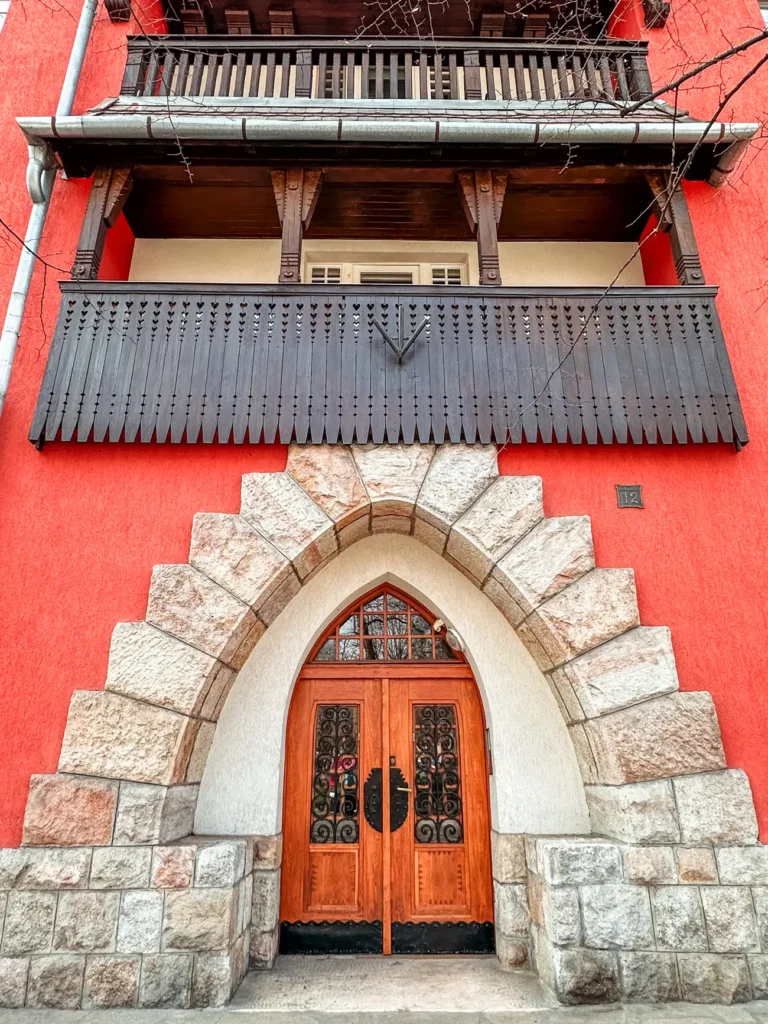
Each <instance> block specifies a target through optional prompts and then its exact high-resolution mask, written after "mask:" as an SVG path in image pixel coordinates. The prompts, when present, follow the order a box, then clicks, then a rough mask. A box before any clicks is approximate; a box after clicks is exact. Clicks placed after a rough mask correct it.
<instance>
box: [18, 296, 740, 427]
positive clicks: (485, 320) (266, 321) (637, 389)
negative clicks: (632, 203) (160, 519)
mask: <svg viewBox="0 0 768 1024" xmlns="http://www.w3.org/2000/svg"><path fill="white" fill-rule="evenodd" d="M62 289H63V292H64V297H63V300H62V305H61V310H60V313H59V320H58V324H57V327H56V332H55V335H54V338H53V343H52V346H51V352H50V356H49V359H48V365H47V367H46V370H45V375H44V378H43V384H42V386H41V390H40V395H39V398H38V403H37V409H36V411H35V415H34V419H33V423H32V428H31V431H30V439H31V440H32V441H34V442H35V443H40V442H41V441H43V440H52V439H54V438H57V437H60V438H61V439H62V440H65V441H68V440H72V439H73V438H77V439H78V440H79V441H85V440H88V439H89V438H93V439H95V440H103V439H104V438H105V437H108V438H109V440H110V441H118V440H125V441H127V442H132V441H135V440H136V439H137V438H138V439H140V440H141V441H142V442H144V443H148V442H150V441H153V442H160V443H162V442H165V441H168V440H170V441H172V442H174V443H180V442H182V441H184V440H186V441H189V442H192V443H193V442H195V441H197V440H202V441H203V442H204V443H207V444H210V443H212V442H213V441H215V440H219V441H221V442H227V441H231V440H234V441H235V442H236V443H245V442H248V441H250V442H256V441H258V440H260V439H262V438H263V439H264V440H266V441H267V442H273V441H275V440H283V441H287V440H291V439H292V438H297V439H298V440H299V441H300V442H301V443H303V442H305V441H311V442H313V443H318V442H319V441H321V440H323V439H327V440H329V441H331V442H332V443H335V442H336V441H338V440H339V439H341V440H344V441H345V443H351V442H352V441H357V442H359V443H366V442H369V441H372V442H375V443H384V442H387V441H389V442H392V441H397V440H402V439H404V440H405V441H406V442H407V443H410V442H411V441H412V440H418V441H422V442H427V441H430V440H436V441H438V442H439V441H442V440H450V441H452V442H458V441H462V440H464V441H468V442H470V443H474V442H477V441H479V442H482V443H489V442H497V443H504V442H507V441H511V442H512V443H518V442H520V441H521V440H522V439H523V438H525V440H527V441H529V442H533V441H537V440H538V441H541V442H544V443H550V442H554V441H558V442H564V441H566V440H567V441H570V442H572V443H577V444H578V443H583V442H585V441H586V442H587V443H589V444H596V443H599V442H601V441H602V442H603V443H606V444H607V443H619V444H626V443H627V442H628V441H631V442H633V443H635V444H640V443H643V442H647V443H651V444H655V443H657V442H658V441H659V440H660V441H661V442H662V443H664V444H670V443H672V442H673V441H675V440H676V441H678V442H686V441H690V440H692V441H693V442H695V443H702V442H703V441H705V440H706V441H708V442H710V443H712V442H715V441H718V440H722V441H734V440H736V441H738V443H739V444H745V443H746V441H747V434H746V428H745V426H744V419H743V415H742V412H741V408H740V404H739V398H738V394H737V392H736V387H735V383H734V380H733V373H732V370H731V366H730V362H729V359H728V353H727V351H726V347H725V342H724V340H723V336H722V332H721V329H720V325H719V321H718V317H717V310H716V308H715V303H714V296H715V290H714V289H712V288H704V287H701V288H684V287H678V288H646V289H614V290H611V291H609V292H608V293H607V294H606V295H605V296H602V295H601V293H600V292H599V290H596V289H595V290H590V289H538V290H537V291H536V292H527V291H524V290H522V289H510V288H501V289H494V290H493V292H492V293H486V292H484V291H483V290H482V289H479V288H463V289H460V290H458V291H456V290H454V291H450V290H448V289H439V288H417V287H413V288H410V289H408V288H406V289H402V290H401V291H400V292H393V291H392V289H391V288H387V287H386V286H376V287H372V288H370V289H369V290H368V291H366V290H361V289H360V288H356V287H353V286H331V287H327V286H320V285H318V286H314V285H313V286H302V287H295V286H294V287H293V288H291V287H288V288H281V287H279V286H266V285H265V286H261V287H259V286H255V287H250V288H249V287H247V286H240V285H238V286H234V285H233V286H231V287H230V289H228V290H227V291H222V290H219V289H216V288H215V287H214V286H211V285H207V286H206V285H199V286H172V285H139V284H117V285H114V284H113V285H110V284H104V285H100V284H97V283H94V284H93V285H84V284H83V283H81V282H73V283H71V284H70V283H65V284H63V285H62ZM400 317H402V318H404V319H403V328H402V330H403V337H405V338H406V339H407V338H409V337H410V336H411V334H412V333H413V332H414V331H415V330H416V329H417V328H418V327H419V325H420V324H421V323H422V321H424V320H426V326H425V328H424V329H423V331H422V333H421V334H420V336H419V338H418V340H417V341H416V342H415V344H414V346H413V347H412V348H411V349H410V350H409V352H408V354H407V355H406V356H405V357H404V358H403V360H402V361H399V360H398V358H397V356H396V355H395V354H394V353H393V352H392V351H391V349H390V348H389V347H388V345H387V344H386V342H385V339H384V337H383V335H382V334H381V332H380V331H379V329H378V328H377V327H376V324H375V322H374V321H378V323H380V324H381V325H382V327H383V328H384V330H385V331H387V333H388V334H389V336H390V337H391V338H398V337H399V336H400V333H399V327H398V324H399V318H400Z"/></svg>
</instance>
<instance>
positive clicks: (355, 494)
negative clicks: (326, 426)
mask: <svg viewBox="0 0 768 1024" xmlns="http://www.w3.org/2000/svg"><path fill="white" fill-rule="evenodd" d="M287 472H288V474H289V475H290V476H292V477H293V479H294V480H295V481H296V483H297V484H298V485H299V486H300V487H301V488H302V489H303V490H305V491H306V492H307V494H308V495H309V496H310V498H311V499H312V500H313V501H314V502H315V504H316V505H318V506H319V507H320V508H321V509H322V510H323V512H325V514H326V515H327V516H328V518H329V519H332V520H333V521H334V523H336V528H337V529H339V530H340V529H342V528H343V527H345V526H348V525H349V524H350V523H352V522H354V521H355V520H357V519H359V518H361V517H362V516H365V515H367V514H368V510H369V508H370V499H369V498H368V492H367V491H366V489H365V487H364V486H363V482H362V480H361V479H360V474H359V473H358V470H357V466H356V464H355V460H354V457H353V455H352V452H351V451H350V450H349V449H348V448H340V447H338V446H336V445H326V444H323V445H296V444H294V445H291V449H290V451H289V453H288V467H287Z"/></svg>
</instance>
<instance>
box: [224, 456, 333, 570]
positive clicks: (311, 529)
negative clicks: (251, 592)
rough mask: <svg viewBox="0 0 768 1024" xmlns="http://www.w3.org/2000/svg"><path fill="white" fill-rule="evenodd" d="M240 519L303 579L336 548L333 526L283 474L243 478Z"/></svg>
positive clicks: (291, 479) (294, 482)
mask: <svg viewBox="0 0 768 1024" xmlns="http://www.w3.org/2000/svg"><path fill="white" fill-rule="evenodd" d="M240 515H241V516H242V517H243V518H244V519H247V520H248V522H249V523H250V524H251V525H252V526H254V527H255V528H256V529H257V530H258V531H259V533H261V534H262V535H263V536H264V537H266V539H267V540H268V541H269V542H270V543H271V544H273V545H274V546H275V547H276V548H277V550H278V551H279V552H280V553H281V554H283V555H284V556H285V557H286V558H287V559H288V560H289V561H290V562H291V563H292V564H293V567H294V569H295V570H296V572H297V574H298V576H299V579H304V577H305V576H307V575H309V573H310V572H312V570H313V569H314V568H316V566H318V565H319V564H320V563H321V562H323V561H324V560H325V559H326V558H328V557H330V556H331V555H332V554H333V553H334V552H335V551H336V550H337V548H338V544H337V541H336V532H335V530H334V525H333V522H332V521H331V520H330V519H329V518H328V516H327V515H326V514H325V512H323V510H322V509H321V508H319V507H318V505H316V504H315V502H314V501H313V500H312V498H310V496H309V495H308V494H307V492H306V491H305V490H303V489H302V488H301V487H299V485H298V484H297V483H296V481H295V480H294V479H293V478H292V477H290V476H289V475H288V474H287V473H250V474H248V475H247V476H244V477H243V486H242V502H241V506H240Z"/></svg>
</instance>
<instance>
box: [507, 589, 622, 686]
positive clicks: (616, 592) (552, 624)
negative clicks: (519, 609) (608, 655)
mask: <svg viewBox="0 0 768 1024" xmlns="http://www.w3.org/2000/svg"><path fill="white" fill-rule="evenodd" d="M526 624H527V625H529V626H530V629H531V631H532V632H533V634H534V635H535V636H536V638H537V639H538V641H539V643H540V644H541V645H542V647H543V648H544V650H545V651H546V653H547V655H548V656H549V658H550V659H551V661H552V665H553V667H554V666H557V665H559V664H562V662H564V661H569V660H570V659H571V658H576V657H578V656H579V655H580V654H584V653H585V652H586V651H589V650H591V649H592V648H593V647H597V646H598V644H602V643H605V642H606V641H607V640H612V639H613V638H614V637H615V636H618V635H619V634H620V633H624V632H625V631H626V630H628V629H632V628H633V627H634V626H639V625H640V616H639V612H638V610H637V594H636V592H635V576H634V573H633V572H632V570H631V569H593V570H592V571H591V572H588V573H587V574H586V575H585V576H582V577H580V578H579V579H578V580H576V581H575V582H574V583H571V585H570V586H568V587H566V588H565V590H562V591H561V592H560V593H559V594H556V595H555V596H554V597H551V598H550V599H549V600H548V601H545V602H544V604H542V605H539V607H538V608H537V609H536V610H535V611H534V612H533V613H532V614H531V616H530V617H529V618H528V619H527V623H526Z"/></svg>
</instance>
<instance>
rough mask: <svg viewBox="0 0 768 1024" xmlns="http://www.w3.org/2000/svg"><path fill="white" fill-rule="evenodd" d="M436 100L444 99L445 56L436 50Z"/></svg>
mask: <svg viewBox="0 0 768 1024" xmlns="http://www.w3.org/2000/svg"><path fill="white" fill-rule="evenodd" d="M435 99H436V100H441V99H443V55H442V53H440V51H439V50H435Z"/></svg>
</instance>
